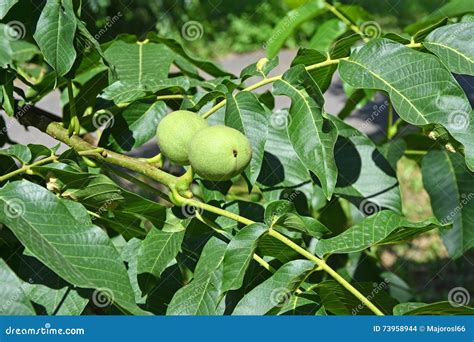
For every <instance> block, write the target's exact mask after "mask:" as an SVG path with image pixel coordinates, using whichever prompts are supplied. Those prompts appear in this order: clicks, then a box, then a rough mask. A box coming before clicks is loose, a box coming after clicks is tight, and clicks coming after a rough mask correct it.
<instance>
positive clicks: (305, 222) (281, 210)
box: [265, 200, 330, 238]
mask: <svg viewBox="0 0 474 342" xmlns="http://www.w3.org/2000/svg"><path fill="white" fill-rule="evenodd" d="M265 223H266V224H267V225H268V226H282V227H284V228H287V229H290V230H292V229H294V230H296V231H299V232H303V233H305V234H308V235H309V236H312V237H315V238H320V237H321V236H322V235H323V234H325V233H329V232H330V230H329V229H327V228H326V227H325V226H324V225H323V224H322V223H321V222H319V221H318V220H316V219H315V218H313V217H309V216H302V215H299V214H298V212H297V211H296V208H295V205H294V203H293V202H290V201H284V200H281V201H274V202H271V203H269V204H268V205H267V207H266V208H265Z"/></svg>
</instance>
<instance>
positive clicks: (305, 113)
mask: <svg viewBox="0 0 474 342" xmlns="http://www.w3.org/2000/svg"><path fill="white" fill-rule="evenodd" d="M273 93H274V94H276V95H286V96H288V97H289V98H290V99H291V107H290V116H289V118H288V125H287V131H288V137H289V140H290V142H291V145H292V146H293V148H294V150H295V152H296V154H297V155H298V158H299V159H300V160H301V162H302V163H303V164H304V165H305V167H306V168H307V169H308V170H310V171H312V172H314V173H315V174H316V176H317V177H318V179H319V181H320V182H321V187H322V189H323V191H324V194H325V195H326V198H330V197H331V195H332V193H333V192H334V187H335V186H336V179H337V168H336V162H335V160H334V145H335V143H336V140H337V129H336V127H335V126H334V124H333V123H332V122H331V121H329V120H328V119H327V118H326V117H325V114H324V113H323V104H324V98H323V95H322V94H321V91H320V90H319V87H318V85H317V84H316V83H315V82H314V80H313V79H312V78H311V76H310V75H309V74H308V73H307V71H306V70H305V68H304V66H302V65H296V66H294V67H292V68H291V69H289V70H288V71H286V72H285V73H284V74H283V76H282V78H281V79H280V80H277V81H275V83H274V84H273Z"/></svg>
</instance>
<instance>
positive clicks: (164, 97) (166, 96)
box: [156, 94, 191, 101]
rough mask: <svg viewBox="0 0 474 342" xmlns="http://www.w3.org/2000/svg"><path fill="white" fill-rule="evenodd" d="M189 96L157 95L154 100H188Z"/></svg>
mask: <svg viewBox="0 0 474 342" xmlns="http://www.w3.org/2000/svg"><path fill="white" fill-rule="evenodd" d="M190 97H191V96H189V95H181V94H176V95H158V96H157V97H156V100H157V101H159V100H182V99H187V98H190Z"/></svg>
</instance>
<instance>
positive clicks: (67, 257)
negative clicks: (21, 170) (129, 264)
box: [0, 181, 146, 314]
mask: <svg viewBox="0 0 474 342" xmlns="http://www.w3.org/2000/svg"><path fill="white" fill-rule="evenodd" d="M78 217H79V218H81V220H80V221H78V219H77V218H78ZM0 222H1V223H3V224H5V225H6V226H7V227H9V228H10V229H11V230H12V232H13V233H14V234H15V236H16V237H17V238H18V239H19V240H20V241H21V243H22V244H23V245H24V246H25V247H26V248H27V249H28V250H29V251H30V252H31V254H32V255H34V256H35V257H36V258H38V259H39V260H40V261H41V262H42V263H44V264H45V265H46V266H48V267H49V268H50V269H51V270H53V271H54V272H55V273H56V274H58V275H59V276H60V277H62V278H63V279H65V280H66V281H68V282H70V283H71V284H73V285H75V286H78V287H83V288H92V289H96V291H99V292H101V293H106V294H107V295H108V296H110V297H111V299H112V300H113V301H114V302H115V303H116V304H117V305H119V306H120V307H122V308H123V309H125V310H127V311H128V312H130V313H132V314H146V312H145V311H143V310H141V309H140V308H138V307H137V305H136V304H135V295H134V293H133V290H132V287H131V285H130V280H129V277H128V274H127V270H126V268H125V265H124V264H123V262H122V260H121V259H120V256H119V254H118V252H117V250H116V249H115V247H114V245H113V244H112V242H111V241H110V239H109V237H108V236H107V234H106V233H105V232H104V231H103V230H102V229H100V228H99V227H97V226H95V225H93V224H92V222H91V221H90V219H89V217H88V214H87V212H86V210H85V208H84V207H83V206H82V205H81V204H79V203H75V202H69V201H65V200H61V199H59V198H57V197H56V196H55V195H54V194H52V193H50V192H49V191H48V190H46V189H44V188H43V187H41V186H39V185H36V184H33V183H30V182H28V181H18V182H12V183H8V184H7V185H5V186H4V187H3V188H2V189H0Z"/></svg>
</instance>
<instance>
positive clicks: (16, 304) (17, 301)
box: [0, 259, 36, 316]
mask: <svg viewBox="0 0 474 342" xmlns="http://www.w3.org/2000/svg"><path fill="white" fill-rule="evenodd" d="M35 314H36V313H35V309H34V308H33V305H31V302H30V300H29V298H28V296H27V295H26V293H25V288H24V287H23V284H22V281H21V280H20V279H19V278H18V277H17V276H16V274H15V273H14V272H13V271H12V270H11V269H10V267H8V265H7V264H6V263H5V261H3V259H0V316H13V315H35Z"/></svg>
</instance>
